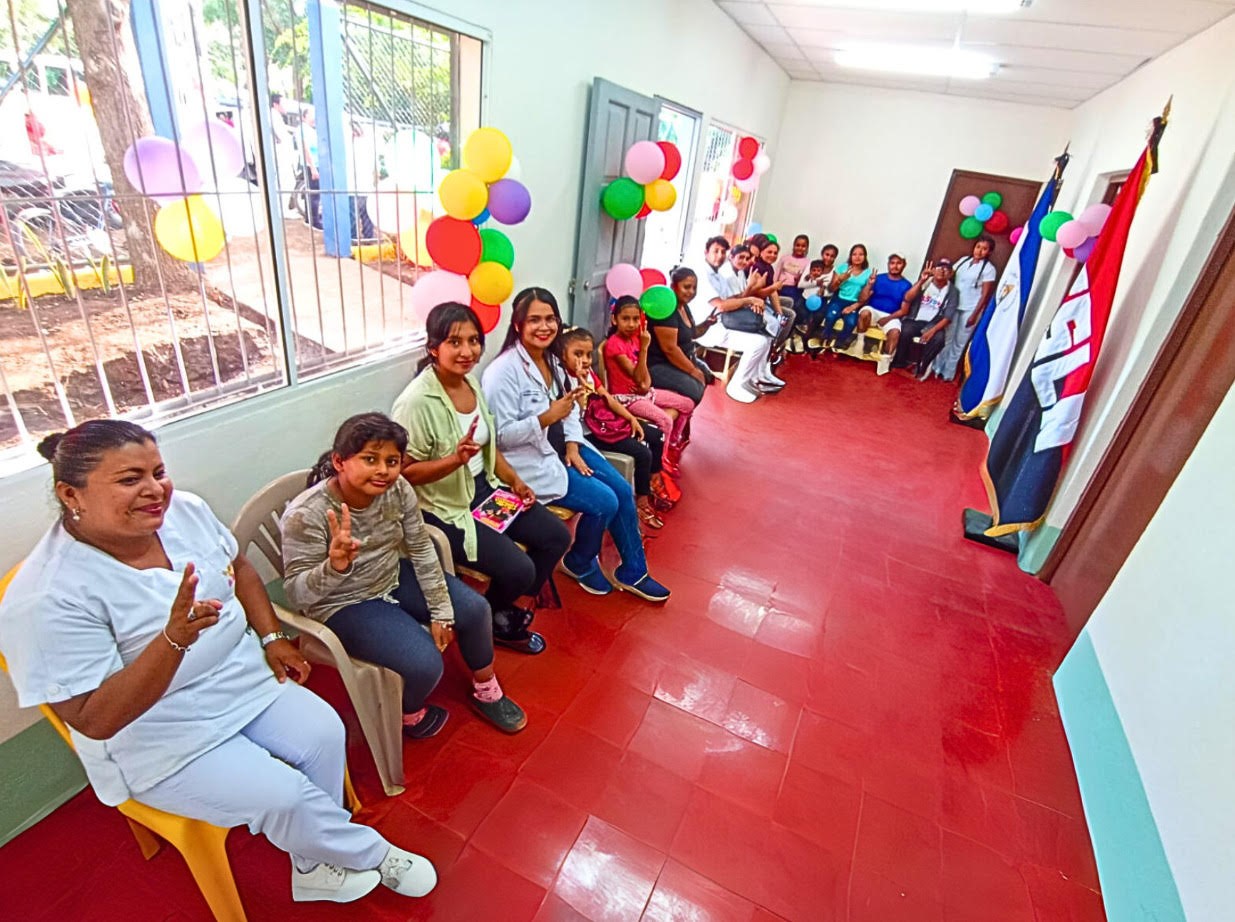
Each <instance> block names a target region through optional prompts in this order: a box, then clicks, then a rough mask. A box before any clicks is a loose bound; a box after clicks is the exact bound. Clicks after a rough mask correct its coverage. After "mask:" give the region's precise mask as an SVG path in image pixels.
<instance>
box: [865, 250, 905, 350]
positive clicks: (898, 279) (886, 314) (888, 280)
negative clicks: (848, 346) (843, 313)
mask: <svg viewBox="0 0 1235 922" xmlns="http://www.w3.org/2000/svg"><path fill="white" fill-rule="evenodd" d="M904 272H905V257H903V256H901V255H900V254H899V253H893V254H892V255H891V256H889V257H888V271H887V272H881V273H879V274H878V275H876V276H875V277H873V278H872V279H871V280H870V282H868V283H867V285H868V287H867V288H866V290H865V291H863V292H862V297H860V298H859V301H860V302H861V304H862V306H861V307H860V309H859V310H858V332H859V333H865V332H866V331H867V330H869V329H870V327H871V324H872V323H874V324H875V325H876V326H878V327H879V329H881V330H883V331H884V333H885V334H886V337H885V339H884V341H883V354H884V355H886V356H888V357H889V358H890V357H891V356H892V355H893V354H895V352H896V343H897V340H898V339H899V338H900V329H901V322H900V316H901V315H900V314H899V313H898V312H899V311H900V308H901V302H902V301H904V300H905V295H906V294H908V293H909V289H910V288H912V287H913V283H912V282H910V281H909V279H907V278H905V276H904ZM893 315H896V316H893Z"/></svg>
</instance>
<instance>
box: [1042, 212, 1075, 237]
mask: <svg viewBox="0 0 1235 922" xmlns="http://www.w3.org/2000/svg"><path fill="white" fill-rule="evenodd" d="M1071 220H1072V215H1070V214H1068V213H1067V212H1066V211H1052V212H1051V213H1050V214H1048V215H1047V216H1046V217H1045V218H1043V219H1042V223H1040V224H1039V225H1038V233H1040V234H1041V235H1042V236H1043V238H1045V239H1046V240H1054V239H1055V235H1056V234H1057V233H1059V228H1061V227H1063V226H1064V225H1065V224H1067V223H1068V222H1069V221H1071Z"/></svg>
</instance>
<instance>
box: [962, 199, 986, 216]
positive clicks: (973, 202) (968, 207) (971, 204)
mask: <svg viewBox="0 0 1235 922" xmlns="http://www.w3.org/2000/svg"><path fill="white" fill-rule="evenodd" d="M981 204H982V199H980V198H978V197H977V196H976V195H966V196H965V197H964V198H963V199H961V214H963V215H964V216H965V217H967V218H969V217H972V216H973V213H974V212H975V211H977V210H978V206H979V205H981Z"/></svg>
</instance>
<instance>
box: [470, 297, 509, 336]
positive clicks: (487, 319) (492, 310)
mask: <svg viewBox="0 0 1235 922" xmlns="http://www.w3.org/2000/svg"><path fill="white" fill-rule="evenodd" d="M472 310H473V311H475V312H476V318H477V319H478V320H479V321H480V332H482V333H492V332H493V331H494V330H495V329H496V328H497V322H498V320H500V319H501V316H502V306H501V305H500V304H485V303H484V302H483V301H477V300H476V299H475V298H472Z"/></svg>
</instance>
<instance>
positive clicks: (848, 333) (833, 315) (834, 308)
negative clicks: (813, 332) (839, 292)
mask: <svg viewBox="0 0 1235 922" xmlns="http://www.w3.org/2000/svg"><path fill="white" fill-rule="evenodd" d="M856 303H857V302H855V301H846V300H845V299H844V298H841V297H834V298H832V303H831V304H829V305H828V313H827V316H826V317H825V318H824V321H823V338H824V339H828V338H829V337H832V336H836V337H837V343H838V344H839V345H840V346H841V347H842V348H847V347H848V344H849V343H850V342H852V341H853V331H854V328H855V327H857V325H858V312H857V311H856V310H855V311H850V312H849V313H848V314H845V315H843V316H842V315H841V311H843V310H844V309H845V308H847V307H852V306H853V305H854V304H856ZM837 319H839V320H840V322H841V323H842V324H844V327H843V328H842V329H841V332H840V335H839V336H837V334H836V331H835V330H833V329H832V327H833V326H835V325H836V321H837Z"/></svg>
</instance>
